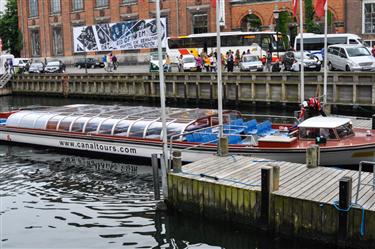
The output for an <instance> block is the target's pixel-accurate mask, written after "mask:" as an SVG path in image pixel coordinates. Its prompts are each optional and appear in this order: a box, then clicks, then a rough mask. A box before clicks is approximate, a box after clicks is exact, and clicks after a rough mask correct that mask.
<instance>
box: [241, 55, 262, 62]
mask: <svg viewBox="0 0 375 249" xmlns="http://www.w3.org/2000/svg"><path fill="white" fill-rule="evenodd" d="M243 61H244V62H253V61H258V57H256V56H245V57H243Z"/></svg>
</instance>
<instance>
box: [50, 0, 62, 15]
mask: <svg viewBox="0 0 375 249" xmlns="http://www.w3.org/2000/svg"><path fill="white" fill-rule="evenodd" d="M60 12H61V4H60V0H51V14H60Z"/></svg>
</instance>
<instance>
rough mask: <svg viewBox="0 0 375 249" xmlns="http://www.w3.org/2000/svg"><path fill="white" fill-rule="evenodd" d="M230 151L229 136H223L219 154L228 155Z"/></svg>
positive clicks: (220, 141)
mask: <svg viewBox="0 0 375 249" xmlns="http://www.w3.org/2000/svg"><path fill="white" fill-rule="evenodd" d="M228 153H229V146H228V138H227V137H221V138H220V139H219V144H218V155H219V156H227V155H228Z"/></svg>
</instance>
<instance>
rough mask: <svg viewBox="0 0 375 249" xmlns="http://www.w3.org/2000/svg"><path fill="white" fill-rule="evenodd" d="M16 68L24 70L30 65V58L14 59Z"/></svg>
mask: <svg viewBox="0 0 375 249" xmlns="http://www.w3.org/2000/svg"><path fill="white" fill-rule="evenodd" d="M13 61H14V66H15V67H19V68H24V67H25V66H26V65H27V63H30V59H28V58H14V60H13Z"/></svg>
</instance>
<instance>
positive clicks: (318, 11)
mask: <svg viewBox="0 0 375 249" xmlns="http://www.w3.org/2000/svg"><path fill="white" fill-rule="evenodd" d="M327 2H328V1H327V0H316V1H315V15H316V16H317V17H321V16H324V15H325V11H324V8H325V7H326V5H327Z"/></svg>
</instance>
